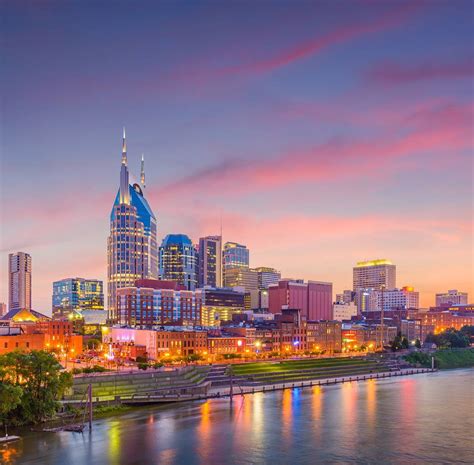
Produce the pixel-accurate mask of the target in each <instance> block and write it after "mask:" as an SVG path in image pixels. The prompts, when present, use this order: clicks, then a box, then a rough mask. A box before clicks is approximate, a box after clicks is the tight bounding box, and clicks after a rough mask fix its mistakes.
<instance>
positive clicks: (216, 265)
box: [198, 236, 222, 287]
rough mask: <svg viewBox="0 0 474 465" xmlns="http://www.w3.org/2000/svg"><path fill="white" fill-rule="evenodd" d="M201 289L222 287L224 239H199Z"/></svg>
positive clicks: (199, 283) (199, 280)
mask: <svg viewBox="0 0 474 465" xmlns="http://www.w3.org/2000/svg"><path fill="white" fill-rule="evenodd" d="M198 263H199V277H198V285H199V287H204V286H212V287H222V239H221V236H206V237H201V238H200V239H199V258H198Z"/></svg>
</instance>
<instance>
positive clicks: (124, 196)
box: [119, 128, 130, 204]
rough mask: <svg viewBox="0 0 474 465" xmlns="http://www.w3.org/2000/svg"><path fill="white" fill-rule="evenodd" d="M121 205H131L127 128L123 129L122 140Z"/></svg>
mask: <svg viewBox="0 0 474 465" xmlns="http://www.w3.org/2000/svg"><path fill="white" fill-rule="evenodd" d="M119 198H120V203H121V204H122V203H125V204H130V191H129V176H128V167H127V142H126V140H125V128H123V139H122V165H121V167H120V197H119Z"/></svg>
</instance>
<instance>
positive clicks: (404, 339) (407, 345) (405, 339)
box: [402, 337, 409, 349]
mask: <svg viewBox="0 0 474 465" xmlns="http://www.w3.org/2000/svg"><path fill="white" fill-rule="evenodd" d="M408 347H409V343H408V339H407V338H406V337H404V338H403V339H402V349H408Z"/></svg>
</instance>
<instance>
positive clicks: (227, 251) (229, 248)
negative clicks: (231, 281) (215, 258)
mask: <svg viewBox="0 0 474 465" xmlns="http://www.w3.org/2000/svg"><path fill="white" fill-rule="evenodd" d="M222 264H223V267H224V273H225V270H226V269H227V268H237V267H243V268H248V267H249V249H247V247H246V246H245V245H242V244H237V242H226V243H225V244H224V250H223V251H222Z"/></svg>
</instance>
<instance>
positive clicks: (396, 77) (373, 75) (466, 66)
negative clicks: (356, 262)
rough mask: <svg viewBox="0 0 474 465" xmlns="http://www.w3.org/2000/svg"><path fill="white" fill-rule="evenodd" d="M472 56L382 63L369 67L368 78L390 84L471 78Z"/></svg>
mask: <svg viewBox="0 0 474 465" xmlns="http://www.w3.org/2000/svg"><path fill="white" fill-rule="evenodd" d="M473 72H474V62H473V60H472V58H468V59H465V60H463V61H459V62H453V63H417V64H415V65H408V64H402V63H383V64H380V65H377V66H376V67H374V68H373V69H371V70H370V71H369V73H368V80H369V81H370V82H372V83H376V84H380V85H384V86H392V85H401V84H410V83H416V82H422V81H432V80H438V79H463V78H467V79H472V77H473Z"/></svg>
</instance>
